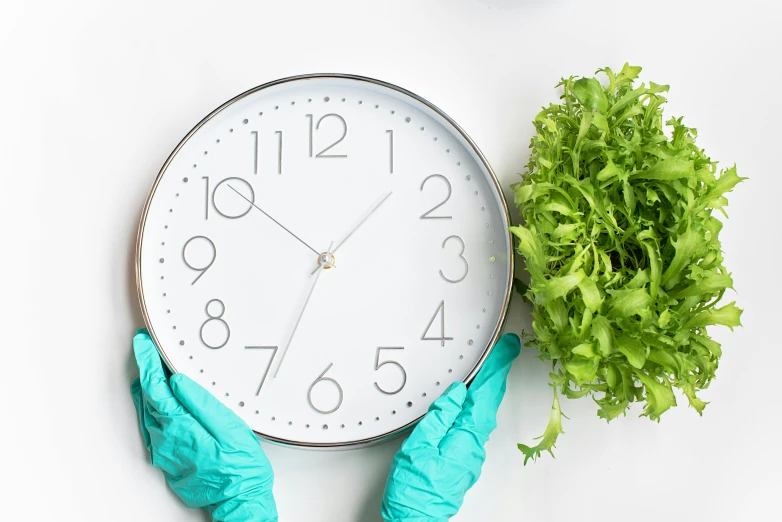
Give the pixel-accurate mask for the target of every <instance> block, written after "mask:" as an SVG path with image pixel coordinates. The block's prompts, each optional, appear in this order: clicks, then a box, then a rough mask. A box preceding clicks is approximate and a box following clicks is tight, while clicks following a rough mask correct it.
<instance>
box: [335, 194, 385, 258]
mask: <svg viewBox="0 0 782 522" xmlns="http://www.w3.org/2000/svg"><path fill="white" fill-rule="evenodd" d="M391 194H393V192H389V193H388V194H386V195H385V197H384V198H383V199H381V200H380V202H379V203H377V204H376V205H375V206H374V207H372V209H371V210H370V211H369V213H368V214H367V215H366V216H364V219H362V220H361V221H360V222H359V223H358V225H356V226H355V227H354V228H353V230H351V231H350V233H348V235H347V236H345V238H344V239H343V240H342V241H340V242H339V243H338V244H337V246H336V247H334V250H332V251H331V254H335V253H336V252H337V250H339V247H341V246H342V245H344V244H345V241H347V240H348V238H349V237H350V236H352V235H353V233H354V232H355V231H356V230H358V227H360V226H361V225H363V224H364V222H365V221H366V220H367V219H369V216H371V215H372V214H374V213H375V211H376V210H377V209H379V208H380V205H382V204H383V203H385V202H386V200H387V199H388V198H390V197H391Z"/></svg>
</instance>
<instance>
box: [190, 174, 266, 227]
mask: <svg viewBox="0 0 782 522" xmlns="http://www.w3.org/2000/svg"><path fill="white" fill-rule="evenodd" d="M201 179H203V180H204V185H205V188H206V193H205V200H204V201H205V203H206V207H205V208H206V214H205V217H204V219H209V195H210V194H209V176H203V177H202V178H201ZM221 189H222V190H221ZM211 196H212V208H214V210H215V212H217V213H218V214H220V215H221V216H223V217H224V218H228V219H239V218H240V217H243V216H245V215H247V213H248V212H250V210H252V208H253V204H254V203H255V191H254V190H253V187H252V185H250V184H249V183H248V182H247V181H245V180H244V179H242V178H237V177H230V178H225V179H224V180H222V181H221V182H220V183H218V184H217V185H216V186H215V188H214V190H212V192H211ZM218 199H219V200H220V202H219V203H218ZM242 200H244V201H242ZM245 206H247V208H244V207H245Z"/></svg>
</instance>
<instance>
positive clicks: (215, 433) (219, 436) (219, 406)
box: [171, 373, 258, 445]
mask: <svg viewBox="0 0 782 522" xmlns="http://www.w3.org/2000/svg"><path fill="white" fill-rule="evenodd" d="M171 389H172V391H173V392H174V395H175V396H176V398H177V400H179V402H180V403H181V404H182V406H184V407H185V409H187V411H188V412H190V415H192V416H193V418H194V419H195V420H197V421H198V422H199V423H200V424H201V426H203V427H204V429H205V430H206V431H208V432H209V433H210V434H211V435H212V437H214V438H215V440H217V442H219V443H220V444H227V445H236V444H237V443H242V442H247V441H248V440H252V441H253V442H254V443H255V444H258V439H256V438H255V435H254V434H253V433H252V431H251V430H250V427H249V426H248V425H247V423H246V422H244V421H243V420H242V419H241V418H240V417H239V416H238V415H236V414H235V413H234V412H233V411H231V410H230V409H229V408H228V407H227V406H225V405H224V404H223V403H222V402H220V401H219V400H217V398H216V397H215V396H214V395H212V394H211V393H209V392H208V391H206V389H204V387H203V386H201V385H200V384H198V383H197V382H195V381H194V380H192V379H191V378H189V377H187V376H186V375H183V374H181V373H178V374H176V375H173V376H172V377H171ZM247 435H250V436H251V437H252V438H251V439H250V438H246V439H245V440H242V436H244V437H246V436H247Z"/></svg>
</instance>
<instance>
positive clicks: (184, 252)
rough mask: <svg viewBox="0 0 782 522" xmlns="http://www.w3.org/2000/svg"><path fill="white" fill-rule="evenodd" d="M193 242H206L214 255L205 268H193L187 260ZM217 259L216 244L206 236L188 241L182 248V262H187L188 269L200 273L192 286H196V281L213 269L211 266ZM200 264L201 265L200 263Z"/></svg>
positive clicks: (194, 237)
mask: <svg viewBox="0 0 782 522" xmlns="http://www.w3.org/2000/svg"><path fill="white" fill-rule="evenodd" d="M193 241H196V242H197V243H204V242H206V243H207V244H208V245H209V248H210V249H211V251H212V254H211V256H210V259H209V262H208V263H206V265H204V266H193V265H192V264H191V263H190V262H189V261H188V260H187V247H188V246H190V243H192V242H193ZM215 259H217V248H216V247H215V244H214V243H213V242H212V240H211V239H209V238H208V237H206V236H193V237H191V238H190V239H188V240H187V242H186V243H185V246H183V247H182V260H183V261H184V262H185V264H186V265H187V267H188V268H189V269H190V270H195V271H196V272H199V274H198V276H196V278H195V279H193V282H192V283H190V284H191V285H194V284H196V281H198V280H199V279H201V276H203V275H204V274H205V273H206V271H207V270H209V269H210V268H211V266H212V265H213V264H214V262H215ZM199 264H200V263H199Z"/></svg>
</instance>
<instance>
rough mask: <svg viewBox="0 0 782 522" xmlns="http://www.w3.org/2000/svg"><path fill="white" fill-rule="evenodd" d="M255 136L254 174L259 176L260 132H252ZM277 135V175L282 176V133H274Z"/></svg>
mask: <svg viewBox="0 0 782 522" xmlns="http://www.w3.org/2000/svg"><path fill="white" fill-rule="evenodd" d="M250 134H252V135H253V174H258V154H259V152H258V131H250ZM274 134H276V135H277V174H282V131H274Z"/></svg>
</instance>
